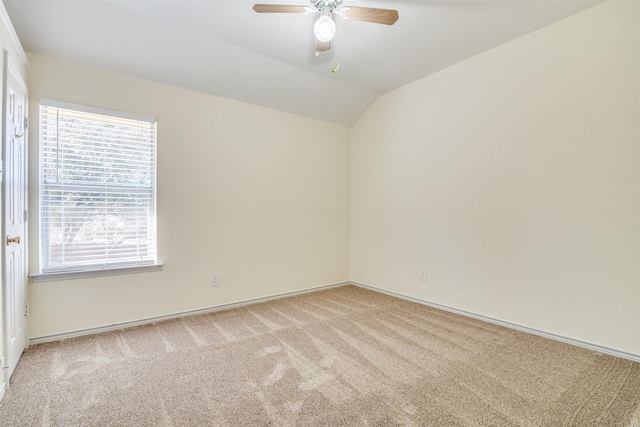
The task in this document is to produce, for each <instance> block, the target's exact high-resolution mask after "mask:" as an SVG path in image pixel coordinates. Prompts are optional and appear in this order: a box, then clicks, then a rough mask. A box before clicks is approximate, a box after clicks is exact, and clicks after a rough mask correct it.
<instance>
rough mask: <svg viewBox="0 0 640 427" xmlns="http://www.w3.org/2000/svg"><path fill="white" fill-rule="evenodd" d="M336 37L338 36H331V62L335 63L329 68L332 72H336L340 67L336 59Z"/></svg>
mask: <svg viewBox="0 0 640 427" xmlns="http://www.w3.org/2000/svg"><path fill="white" fill-rule="evenodd" d="M337 39H338V37H334V38H333V63H334V64H336V65H335V66H334V67H333V68H332V69H331V73H332V74H334V73H336V72H338V70H339V69H340V63H339V62H338V59H337V56H338V49H337V43H336V40H337Z"/></svg>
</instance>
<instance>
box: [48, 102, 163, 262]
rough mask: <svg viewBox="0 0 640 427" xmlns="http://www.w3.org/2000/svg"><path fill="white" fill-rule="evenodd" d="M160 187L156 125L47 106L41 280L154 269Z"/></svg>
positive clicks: (102, 112)
mask: <svg viewBox="0 0 640 427" xmlns="http://www.w3.org/2000/svg"><path fill="white" fill-rule="evenodd" d="M63 107H65V108H63ZM131 117H133V119H132V118H131ZM155 181H156V123H155V120H154V119H153V118H146V117H138V116H132V115H129V114H126V113H118V112H113V111H107V110H100V109H96V108H92V107H84V106H80V105H74V104H67V103H62V102H58V101H50V100H41V106H40V240H41V255H40V256H41V271H42V273H51V272H62V271H77V270H96V269H105V268H117V267H130V266H137V265H146V264H154V263H155V262H156V214H155V204H156V202H155V198H156V189H155Z"/></svg>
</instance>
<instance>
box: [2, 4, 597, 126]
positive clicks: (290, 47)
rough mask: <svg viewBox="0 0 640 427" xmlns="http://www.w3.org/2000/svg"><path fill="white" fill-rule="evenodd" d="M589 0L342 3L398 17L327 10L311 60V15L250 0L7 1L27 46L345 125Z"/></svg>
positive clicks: (32, 49)
mask: <svg viewBox="0 0 640 427" xmlns="http://www.w3.org/2000/svg"><path fill="white" fill-rule="evenodd" d="M259 2H260V3H268V4H299V5H303V6H309V5H310V3H308V2H307V1H305V0H294V1H290V0H273V1H272V0H259ZM597 3H599V1H583V0H573V1H552V0H548V1H524V0H510V1H494V0H490V1H455V0H446V1H417V0H414V1H398V0H395V1H379V0H366V1H364V0H344V3H343V5H351V6H365V7H376V8H387V9H396V10H398V13H399V16H400V18H399V20H398V22H396V24H395V25H393V26H387V25H379V24H372V23H368V22H360V21H346V20H342V19H341V18H335V21H336V26H337V35H336V40H335V42H336V43H335V50H333V51H330V52H327V53H324V54H320V56H318V57H316V56H315V49H314V46H315V45H314V38H313V23H314V21H315V19H317V15H313V14H312V15H301V14H258V13H256V12H254V11H253V10H252V9H251V7H252V6H253V4H254V2H250V1H238V0H232V1H222V0H206V1H178V0H174V1H126V0H120V1H119V0H109V1H56V0H47V1H34V0H20V1H11V0H5V1H4V4H5V7H6V9H7V11H8V13H9V16H10V18H11V21H12V22H13V25H14V27H15V29H16V32H17V34H18V37H19V38H20V40H21V42H22V44H23V46H24V48H25V49H26V50H27V51H31V52H36V53H41V54H45V55H50V56H55V57H59V58H63V59H67V60H71V61H74V62H79V63H85V64H89V65H93V66H96V67H101V68H106V69H109V70H113V71H117V72H122V73H126V74H130V75H134V76H138V77H143V78H146V79H151V80H155V81H159V82H164V83H168V84H171V85H176V86H181V87H184V88H188V89H193V90H197V91H200V92H205V93H210V94H214V95H218V96H223V97H227V98H232V99H237V100H240V101H246V102H250V103H253V104H258V105H263V106H266V107H270V108H275V109H278V110H282V111H287V112H291V113H294V114H298V115H302V116H307V117H312V118H316V119H320V120H325V121H329V122H333V123H338V124H343V125H352V124H353V123H354V122H355V121H356V120H357V119H358V117H360V115H361V114H362V113H363V112H364V111H365V110H366V109H367V108H368V107H369V105H371V103H372V102H373V101H374V100H375V99H376V98H377V97H378V96H379V95H381V94H383V93H385V92H388V91H390V90H392V89H395V88H397V87H400V86H402V85H404V84H406V83H409V82H411V81H414V80H416V79H418V78H420V77H423V76H426V75H428V74H430V73H433V72H435V71H438V70H440V69H442V68H445V67H447V66H449V65H452V64H454V63H456V62H459V61H462V60H464V59H466V58H468V57H470V56H473V55H475V54H477V53H480V52H482V51H484V50H487V49H489V48H491V47H494V46H497V45H499V44H502V43H505V42H507V41H509V40H512V39H514V38H516V37H518V36H521V35H523V34H526V33H529V32H531V31H533V30H536V29H538V28H541V27H543V26H545V25H549V24H551V23H552V22H555V21H558V20H560V19H562V18H565V17H567V16H570V15H572V14H575V13H577V12H579V11H582V10H584V9H587V8H589V7H591V6H593V5H595V4H597ZM334 55H335V57H336V58H337V60H338V61H339V63H340V69H339V70H338V72H336V73H332V72H331V70H332V69H333V68H334V61H333V58H334Z"/></svg>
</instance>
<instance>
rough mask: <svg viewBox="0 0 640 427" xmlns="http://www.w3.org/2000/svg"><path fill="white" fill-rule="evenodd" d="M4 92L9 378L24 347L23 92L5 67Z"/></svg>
mask: <svg viewBox="0 0 640 427" xmlns="http://www.w3.org/2000/svg"><path fill="white" fill-rule="evenodd" d="M6 70H7V73H6V74H5V75H6V90H5V91H4V94H5V99H4V103H5V104H4V112H5V113H4V116H5V117H4V126H3V128H4V133H5V134H4V153H3V162H4V180H3V181H4V191H3V192H2V193H3V207H4V210H3V222H4V224H3V225H4V227H3V228H4V234H3V239H2V240H3V241H2V242H1V244H2V246H3V247H4V251H3V252H4V259H3V267H4V268H3V270H4V271H3V279H4V304H5V306H4V314H5V319H4V321H5V322H4V325H5V334H4V336H5V351H6V359H7V363H6V364H7V368H6V370H7V373H6V377H5V380H8V379H9V378H10V377H11V374H12V373H13V371H14V369H15V368H16V365H17V364H18V360H19V359H20V356H21V355H22V352H23V351H24V349H25V347H26V343H27V283H28V282H27V280H28V279H27V262H26V260H27V251H26V237H27V236H26V234H27V233H26V231H27V230H26V216H27V126H26V120H25V119H26V115H27V88H26V86H25V84H24V82H23V81H22V79H21V78H20V77H19V76H18V75H17V73H16V72H15V71H14V70H13V68H12V67H11V66H10V65H9V66H8V67H7V68H6Z"/></svg>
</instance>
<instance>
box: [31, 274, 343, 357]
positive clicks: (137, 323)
mask: <svg viewBox="0 0 640 427" xmlns="http://www.w3.org/2000/svg"><path fill="white" fill-rule="evenodd" d="M349 284H350V282H340V283H332V284H329V285H323V286H316V287H313V288H307V289H303V290H299V291H292V292H283V293H280V294H273V295H269V296H266V297H260V298H252V299H247V300H242V301H236V302H232V303H227V304H220V305H215V306H210V307H204V308H199V309H196V310H188V311H180V312H175V313H171V314H166V315H162V316H155V317H147V318H144V319H139V320H132V321H129V322H119V323H113V324H111V325H105V326H98V327H94V328H87V329H79V330H75V331H70V332H63V333H60V334H52V335H42V336H39V337H33V338H30V339H29V345H34V344H42V343H45V342H51V341H60V340H65V339H69V338H76V337H81V336H85V335H94V334H99V333H102V332H109V331H115V330H118V329H126V328H133V327H135V326H142V325H148V324H150V323H157V322H162V321H165V320H171V319H178V318H181V317H188V316H197V315H199V314H207V313H213V312H216V311H221V310H228V309H231V308H237V307H243V306H246V305H251V304H259V303H261V302H266V301H272V300H276V299H281V298H287V297H292V296H296V295H302V294H307V293H310V292H318V291H323V290H326V289H331V288H337V287H340V286H345V285H349Z"/></svg>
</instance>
